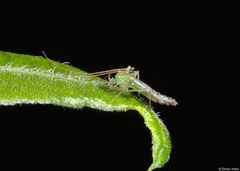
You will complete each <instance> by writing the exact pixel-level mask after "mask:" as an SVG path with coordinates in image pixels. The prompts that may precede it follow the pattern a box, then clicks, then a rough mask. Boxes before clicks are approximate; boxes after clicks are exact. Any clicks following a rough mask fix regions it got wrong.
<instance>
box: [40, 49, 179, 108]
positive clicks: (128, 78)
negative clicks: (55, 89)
mask: <svg viewBox="0 0 240 171" xmlns="http://www.w3.org/2000/svg"><path fill="white" fill-rule="evenodd" d="M43 54H44V56H45V57H46V58H47V59H48V60H50V61H51V63H53V64H54V65H55V66H56V67H59V68H61V69H63V70H65V71H69V72H71V73H75V74H77V76H79V77H91V76H101V75H108V80H109V83H110V85H114V87H117V86H118V87H120V88H121V91H120V92H119V93H118V94H117V95H116V96H115V97H114V98H113V99H112V100H111V101H110V102H109V103H108V105H109V104H111V103H112V102H113V101H114V100H115V99H116V98H117V97H118V96H120V95H121V94H122V93H123V92H124V91H127V92H138V93H139V94H142V95H143V96H145V97H146V98H148V99H149V102H150V106H151V101H153V102H156V103H159V104H164V105H168V106H170V105H172V106H176V105H177V104H178V103H177V101H176V100H175V99H173V98H171V97H168V96H166V95H162V94H161V93H159V92H157V91H155V90H153V89H152V88H151V87H150V86H148V85H147V84H145V83H144V82H142V81H141V80H140V79H139V71H136V70H135V68H134V67H131V66H128V67H127V68H122V69H112V70H106V71H100V72H94V73H88V74H84V73H79V72H73V71H71V70H68V69H66V68H63V67H61V66H59V65H58V64H56V63H55V62H54V61H52V60H51V59H49V58H48V57H47V55H46V54H45V53H44V52H43ZM89 74H90V75H89ZM111 74H116V75H115V77H114V78H111V77H110V75H111Z"/></svg>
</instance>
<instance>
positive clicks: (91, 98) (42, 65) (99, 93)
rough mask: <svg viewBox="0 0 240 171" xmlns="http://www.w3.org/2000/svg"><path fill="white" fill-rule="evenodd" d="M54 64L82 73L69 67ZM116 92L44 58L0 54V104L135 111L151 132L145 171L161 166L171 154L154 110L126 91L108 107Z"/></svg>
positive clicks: (160, 122) (168, 140) (165, 131)
mask: <svg viewBox="0 0 240 171" xmlns="http://www.w3.org/2000/svg"><path fill="white" fill-rule="evenodd" d="M57 64H58V65H59V66H61V67H64V68H66V69H69V70H72V71H77V72H82V73H84V72H83V71H81V70H79V69H77V68H74V67H72V66H69V65H65V64H61V63H58V62H57ZM119 91H120V89H118V88H114V89H112V88H110V87H109V86H108V85H107V81H105V80H103V79H101V78H99V77H77V76H74V75H72V74H69V72H66V71H64V70H61V69H60V68H58V67H56V66H54V65H53V64H52V63H51V62H50V61H49V60H47V59H45V58H43V57H35V56H30V55H21V54H15V53H9V52H2V51H0V105H14V104H19V103H25V104H34V103H40V104H56V105H60V106H67V107H72V108H82V107H90V108H95V109H101V110H104V111H127V110H137V111H138V112H139V113H140V114H141V116H142V117H143V118H144V120H145V124H146V126H147V127H148V128H149V129H150V130H151V133H152V144H153V148H152V156H153V163H152V165H151V166H150V168H149V169H148V171H151V170H153V169H155V168H160V167H162V166H163V165H164V164H165V163H166V162H167V161H168V159H169V155H170V151H171V142H170V137H169V133H168V131H167V128H166V127H165V125H164V124H163V122H162V121H161V120H160V119H159V118H158V116H157V115H156V114H155V112H154V111H153V110H151V109H150V108H148V107H147V105H146V104H144V103H143V102H141V101H140V100H138V98H136V97H135V96H133V95H132V94H129V93H127V92H124V93H123V94H121V95H120V96H119V97H118V98H116V100H115V101H114V102H113V103H112V104H109V105H108V103H109V102H110V101H111V100H112V99H113V98H114V97H115V96H116V95H117V94H118V93H119Z"/></svg>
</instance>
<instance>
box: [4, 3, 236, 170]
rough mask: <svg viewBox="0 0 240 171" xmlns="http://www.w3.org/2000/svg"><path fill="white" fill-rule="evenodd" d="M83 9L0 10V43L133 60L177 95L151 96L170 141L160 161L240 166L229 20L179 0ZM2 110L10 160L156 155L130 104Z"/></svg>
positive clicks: (65, 161)
mask: <svg viewBox="0 0 240 171" xmlns="http://www.w3.org/2000/svg"><path fill="white" fill-rule="evenodd" d="M81 9H82V8H81ZM81 9H70V11H66V10H63V9H54V11H51V10H50V11H47V12H48V13H47V14H46V9H42V11H41V12H39V13H40V15H39V14H38V15H36V14H35V13H36V11H34V10H29V11H28V12H27V14H22V13H21V12H20V13H17V14H16V15H14V16H13V17H10V18H9V17H8V18H6V20H1V37H2V38H1V49H0V50H3V51H10V52H15V53H21V54H30V55H36V56H39V55H41V56H42V52H41V51H42V50H43V51H45V52H46V53H47V55H48V57H50V58H51V59H53V60H57V61H60V62H66V61H67V62H70V64H71V65H73V66H75V67H78V68H80V69H82V70H85V71H88V72H94V71H102V70H108V69H114V68H122V67H126V66H128V65H131V66H134V67H135V68H136V69H137V70H139V71H140V78H141V80H142V81H144V82H145V83H147V84H149V85H150V86H151V87H152V88H154V89H155V90H158V91H160V92H161V93H162V94H166V95H168V96H171V97H174V98H175V99H176V100H177V101H178V102H179V105H178V106H177V107H166V106H161V105H158V104H153V106H154V110H155V111H156V112H160V118H161V119H162V120H163V121H164V123H165V124H166V126H167V128H168V129H169V132H170V135H171V139H172V146H173V149H172V153H171V158H170V160H169V162H168V163H167V164H166V165H165V166H164V168H162V169H159V170H162V171H164V170H179V169H184V170H197V169H199V168H201V169H205V170H210V168H211V169H214V170H218V168H219V167H227V168H228V167H239V159H238V158H237V157H236V156H237V154H238V153H239V147H238V145H239V140H238V136H239V134H238V130H239V128H238V127H239V126H238V123H237V122H238V119H237V117H236V115H237V114H238V113H239V112H237V111H238V110H237V109H236V106H238V103H237V101H236V100H235V99H236V98H237V97H239V89H238V87H237V86H236V84H235V83H234V80H235V79H236V75H237V69H236V67H235V66H236V65H235V64H236V62H235V60H234V59H233V58H232V57H235V55H234V54H231V53H232V51H231V50H230V49H232V48H234V46H230V45H229V44H225V43H226V42H231V41H230V40H229V38H232V36H231V35H230V34H231V32H229V31H226V30H227V29H228V27H226V24H227V25H228V26H229V27H230V28H234V25H232V22H231V21H229V20H227V19H225V20H224V21H223V17H222V16H224V15H222V14H220V13H219V15H216V14H215V13H214V14H211V13H209V15H206V16H205V15H203V13H201V12H200V11H199V13H197V14H196V13H194V9H193V10H192V11H188V12H185V11H184V10H179V9H178V8H177V7H176V8H174V9H172V7H171V8H170V7H169V8H168V9H165V10H160V11H161V12H159V11H158V10H151V9H148V10H144V9H139V10H137V11H132V10H129V11H132V12H129V11H128V12H129V13H127V14H126V11H121V10H120V11H117V12H116V11H115V10H114V9H113V10H112V11H111V12H106V13H104V10H100V11H94V10H91V11H88V10H87V11H88V12H86V11H84V12H83V11H82V10H81ZM176 9H178V10H176ZM93 11H94V12H93ZM223 22H226V24H223ZM224 28H226V29H224ZM227 33H229V34H227ZM223 44H224V45H223ZM0 111H1V115H0V117H1V118H0V121H1V134H0V135H1V136H0V138H1V142H2V145H1V149H2V152H1V155H2V157H3V158H4V159H5V160H3V163H4V162H5V161H6V162H10V163H14V164H9V165H8V166H9V167H12V166H15V165H17V166H18V167H19V168H28V167H29V168H31V169H34V168H46V167H48V168H52V169H55V168H57V169H59V168H65V169H68V170H73V168H77V169H79V170H139V171H141V170H147V168H148V167H149V166H150V164H151V162H152V157H151V152H152V151H151V135H150V131H149V130H148V129H147V128H146V127H145V125H144V120H143V119H142V117H141V116H140V115H139V114H138V113H137V112H135V111H128V112H102V111H96V110H94V109H88V108H83V109H81V110H76V109H70V108H65V107H59V106H54V105H22V106H18V105H16V106H13V107H5V106H1V108H0ZM235 118H236V119H235ZM156 170H157V169H156Z"/></svg>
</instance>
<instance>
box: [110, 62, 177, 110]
mask: <svg viewBox="0 0 240 171" xmlns="http://www.w3.org/2000/svg"><path fill="white" fill-rule="evenodd" d="M133 69H134V68H132V67H130V66H129V67H128V70H127V71H119V72H118V73H117V74H116V76H115V78H114V82H115V84H116V85H118V86H119V87H120V88H122V89H124V90H126V91H129V92H138V93H140V94H142V95H144V96H145V97H147V98H148V99H149V100H151V101H154V102H156V103H159V104H165V105H172V106H176V105H177V104H178V103H177V101H176V100H175V99H173V98H171V97H168V96H166V95H162V94H161V93H159V92H156V91H155V90H153V89H152V88H151V87H150V86H148V85H147V84H145V83H144V82H142V81H141V80H139V79H138V78H137V77H138V76H139V73H138V71H133Z"/></svg>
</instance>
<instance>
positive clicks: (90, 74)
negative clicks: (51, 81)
mask: <svg viewBox="0 0 240 171" xmlns="http://www.w3.org/2000/svg"><path fill="white" fill-rule="evenodd" d="M42 53H43V55H44V57H45V58H46V59H48V60H49V61H50V62H51V63H52V64H53V65H55V66H56V67H58V68H60V69H62V70H64V71H68V72H70V73H71V74H72V73H73V74H75V75H76V76H79V77H95V76H101V75H109V74H114V73H118V72H119V71H121V70H126V68H121V69H111V70H105V71H99V72H92V73H81V72H76V71H72V70H69V69H67V68H64V67H62V66H60V65H58V64H57V63H56V62H54V61H52V60H51V59H49V58H48V57H47V55H46V53H45V52H44V51H42Z"/></svg>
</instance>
